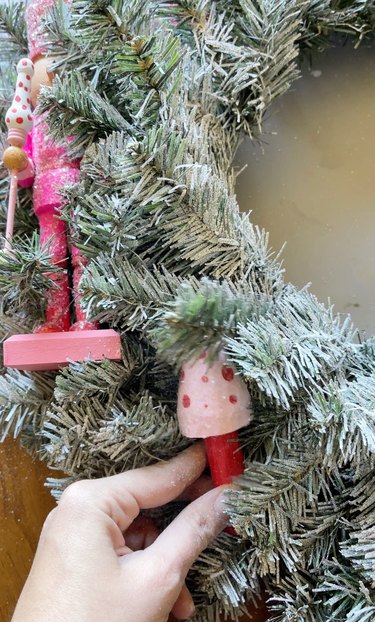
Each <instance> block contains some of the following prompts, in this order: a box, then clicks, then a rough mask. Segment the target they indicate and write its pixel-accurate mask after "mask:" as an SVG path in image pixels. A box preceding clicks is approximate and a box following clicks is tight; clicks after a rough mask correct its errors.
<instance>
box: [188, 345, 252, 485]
mask: <svg viewBox="0 0 375 622" xmlns="http://www.w3.org/2000/svg"><path fill="white" fill-rule="evenodd" d="M177 416H178V420H179V424H180V429H181V432H182V434H184V435H185V436H187V437H188V438H204V440H205V446H206V452H207V458H208V463H209V466H210V469H211V476H212V480H213V482H214V484H215V486H220V485H221V484H227V483H230V482H231V481H233V479H234V478H235V477H237V476H238V475H241V474H242V473H243V471H244V463H243V455H242V451H241V448H240V445H239V441H238V434H237V430H238V429H239V428H242V427H244V426H246V425H248V424H249V423H250V420H251V404H250V395H249V392H248V390H247V387H246V385H245V383H244V382H243V380H242V379H241V378H240V377H239V376H238V375H236V374H235V369H234V368H233V367H232V366H231V365H230V364H229V363H228V361H227V358H226V356H225V354H224V353H223V352H221V353H220V354H219V356H218V358H217V360H216V361H215V362H214V363H212V364H211V365H209V363H208V362H207V358H206V353H205V352H203V353H202V354H201V356H200V358H199V359H198V360H196V361H193V362H189V363H187V364H185V365H183V367H182V369H181V372H180V385H179V391H178V400H177Z"/></svg>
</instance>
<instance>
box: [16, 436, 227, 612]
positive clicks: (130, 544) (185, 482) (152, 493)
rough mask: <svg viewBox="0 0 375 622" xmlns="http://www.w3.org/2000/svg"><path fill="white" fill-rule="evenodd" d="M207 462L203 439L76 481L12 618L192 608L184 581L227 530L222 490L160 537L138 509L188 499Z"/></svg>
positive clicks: (49, 527)
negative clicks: (157, 458) (149, 462)
mask: <svg viewBox="0 0 375 622" xmlns="http://www.w3.org/2000/svg"><path fill="white" fill-rule="evenodd" d="M205 462H206V458H205V452H204V448H203V445H202V444H200V443H198V444H196V445H194V446H192V447H190V448H189V449H187V450H185V451H184V452H182V453H181V454H179V455H178V456H177V457H175V458H173V459H172V460H170V461H169V462H164V463H158V464H155V465H153V466H149V467H145V468H142V469H136V470H134V471H128V472H127V473H123V474H120V475H114V476H112V477H108V478H103V479H98V480H85V481H81V482H77V483H75V484H73V485H71V486H69V487H68V488H67V489H66V491H65V492H64V494H63V495H62V498H61V501H60V503H59V505H58V507H57V508H55V509H54V510H53V511H52V512H51V513H50V514H49V516H48V517H47V520H46V522H45V524H44V527H43V530H42V534H41V537H40V541H39V545H38V549H37V552H36V555H35V559H34V563H33V566H32V569H31V572H30V575H29V577H28V579H27V581H26V584H25V587H24V589H23V591H22V594H21V597H20V599H19V601H18V604H17V607H16V610H15V613H14V616H13V618H12V622H52V621H53V622H63V621H64V622H66V620H69V622H103V621H105V622H165V621H166V620H167V619H168V616H169V613H170V612H171V611H172V612H173V613H174V615H175V616H176V617H178V618H181V619H184V618H186V617H188V616H189V615H191V613H192V610H193V603H192V600H191V596H190V594H189V592H188V590H187V588H186V587H185V585H184V581H185V577H186V574H187V572H188V570H189V568H190V566H191V565H192V563H193V562H194V560H195V559H196V558H197V557H198V555H199V554H200V552H201V551H202V550H203V549H205V548H206V547H207V545H208V544H209V542H210V541H211V540H212V539H213V538H214V537H215V536H216V535H218V534H219V533H220V532H221V531H222V529H223V528H224V527H225V524H226V517H225V514H224V508H223V497H222V494H223V490H222V487H219V488H215V489H213V490H210V491H209V492H207V493H206V494H204V495H203V496H201V497H199V498H198V499H196V500H195V501H193V502H192V503H190V505H188V506H187V507H186V508H185V509H184V510H183V511H182V512H181V513H180V514H179V515H178V516H177V518H175V520H174V521H173V522H172V523H171V524H170V525H169V526H168V527H167V528H166V529H165V530H164V531H163V532H162V533H161V534H160V535H157V533H156V532H155V531H153V530H151V531H150V530H148V531H147V532H142V531H140V525H139V524H138V525H137V520H138V521H139V520H140V519H137V516H138V515H139V512H140V510H141V509H147V508H154V507H158V506H160V505H163V504H165V503H168V502H169V501H172V500H173V499H175V498H176V497H178V496H180V495H181V494H182V493H183V492H184V491H185V490H186V488H187V487H189V486H190V485H191V484H192V483H193V482H194V481H195V480H197V478H198V476H199V475H200V474H201V472H202V470H203V469H204V467H205ZM134 521H135V522H134ZM141 522H142V521H141ZM148 545H149V546H148ZM143 546H146V547H147V548H145V549H144V550H136V549H141V548H142V547H143Z"/></svg>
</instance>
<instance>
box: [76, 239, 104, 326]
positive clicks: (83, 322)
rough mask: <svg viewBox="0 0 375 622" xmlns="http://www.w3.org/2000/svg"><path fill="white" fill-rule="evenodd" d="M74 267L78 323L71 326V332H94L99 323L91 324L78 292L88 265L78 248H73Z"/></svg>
mask: <svg viewBox="0 0 375 622" xmlns="http://www.w3.org/2000/svg"><path fill="white" fill-rule="evenodd" d="M71 255H72V265H73V292H74V294H73V295H74V305H75V311H76V322H75V323H74V324H73V325H72V326H71V328H70V330H94V329H95V328H98V323H97V322H90V321H89V320H87V318H86V313H85V311H84V310H83V309H82V307H81V298H82V297H81V294H80V293H79V291H78V287H79V282H80V280H81V276H82V274H83V271H84V269H85V266H86V264H87V259H86V258H85V257H84V256H83V255H82V254H81V252H80V251H79V249H78V248H77V247H76V246H72V247H71Z"/></svg>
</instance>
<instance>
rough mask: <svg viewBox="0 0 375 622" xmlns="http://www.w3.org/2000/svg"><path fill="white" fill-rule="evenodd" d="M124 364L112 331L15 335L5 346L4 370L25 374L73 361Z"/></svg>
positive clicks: (118, 341)
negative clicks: (103, 361) (109, 360)
mask: <svg viewBox="0 0 375 622" xmlns="http://www.w3.org/2000/svg"><path fill="white" fill-rule="evenodd" d="M102 359H112V360H116V361H118V360H121V341H120V335H118V334H117V333H116V331H114V330H112V329H105V330H81V331H77V332H59V333H33V334H30V335H13V337H9V339H7V340H6V341H5V342H4V366H5V367H12V368H14V369H22V370H26V371H45V370H48V369H58V368H59V367H63V366H64V365H68V364H69V363H71V362H72V361H87V360H90V361H101V360H102Z"/></svg>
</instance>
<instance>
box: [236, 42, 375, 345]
mask: <svg viewBox="0 0 375 622" xmlns="http://www.w3.org/2000/svg"><path fill="white" fill-rule="evenodd" d="M374 102H375V49H374V48H372V49H365V48H363V49H359V50H357V51H353V49H352V47H351V46H350V45H347V46H346V47H345V48H343V47H341V48H340V49H339V48H335V49H330V50H328V51H327V52H326V53H324V54H320V55H316V56H314V58H313V63H312V68H311V69H309V67H308V64H307V63H305V65H304V76H303V79H301V80H299V81H297V82H295V83H294V85H293V87H292V90H291V91H290V92H288V93H287V94H286V95H284V96H283V97H282V98H281V99H279V100H277V101H276V102H274V104H273V106H272V109H271V110H270V112H269V114H268V115H267V119H266V122H265V128H264V129H265V133H264V135H263V137H262V139H263V145H262V147H260V146H258V145H255V144H252V143H251V141H250V140H247V141H246V142H244V143H243V144H242V145H241V147H240V150H239V153H238V158H237V164H238V165H239V166H242V165H243V164H246V163H247V164H248V167H247V169H246V170H245V172H243V173H242V174H241V176H240V177H239V180H238V198H239V201H240V205H241V208H242V209H243V210H252V218H253V221H254V222H255V223H257V224H259V225H260V226H261V227H263V228H265V229H266V230H267V231H269V232H270V244H271V246H272V248H274V249H275V250H277V251H278V250H279V249H280V248H281V247H282V245H283V244H284V242H285V241H286V242H287V246H286V248H285V251H284V253H283V258H284V267H285V269H286V277H287V279H288V280H290V281H292V282H294V283H295V284H296V285H298V286H303V285H304V284H305V283H307V282H310V281H311V283H312V287H311V290H312V291H313V292H314V293H316V294H317V296H318V297H319V298H320V299H321V300H322V301H324V302H327V300H328V298H329V297H330V298H331V302H332V303H334V304H335V309H336V310H337V311H338V312H341V313H343V314H347V313H351V314H352V317H353V319H354V321H355V324H356V326H357V327H358V328H360V329H362V330H366V331H367V333H368V334H374V332H375V313H374V311H375V280H374V274H375V252H374V241H375V183H374V182H375V104H374Z"/></svg>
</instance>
